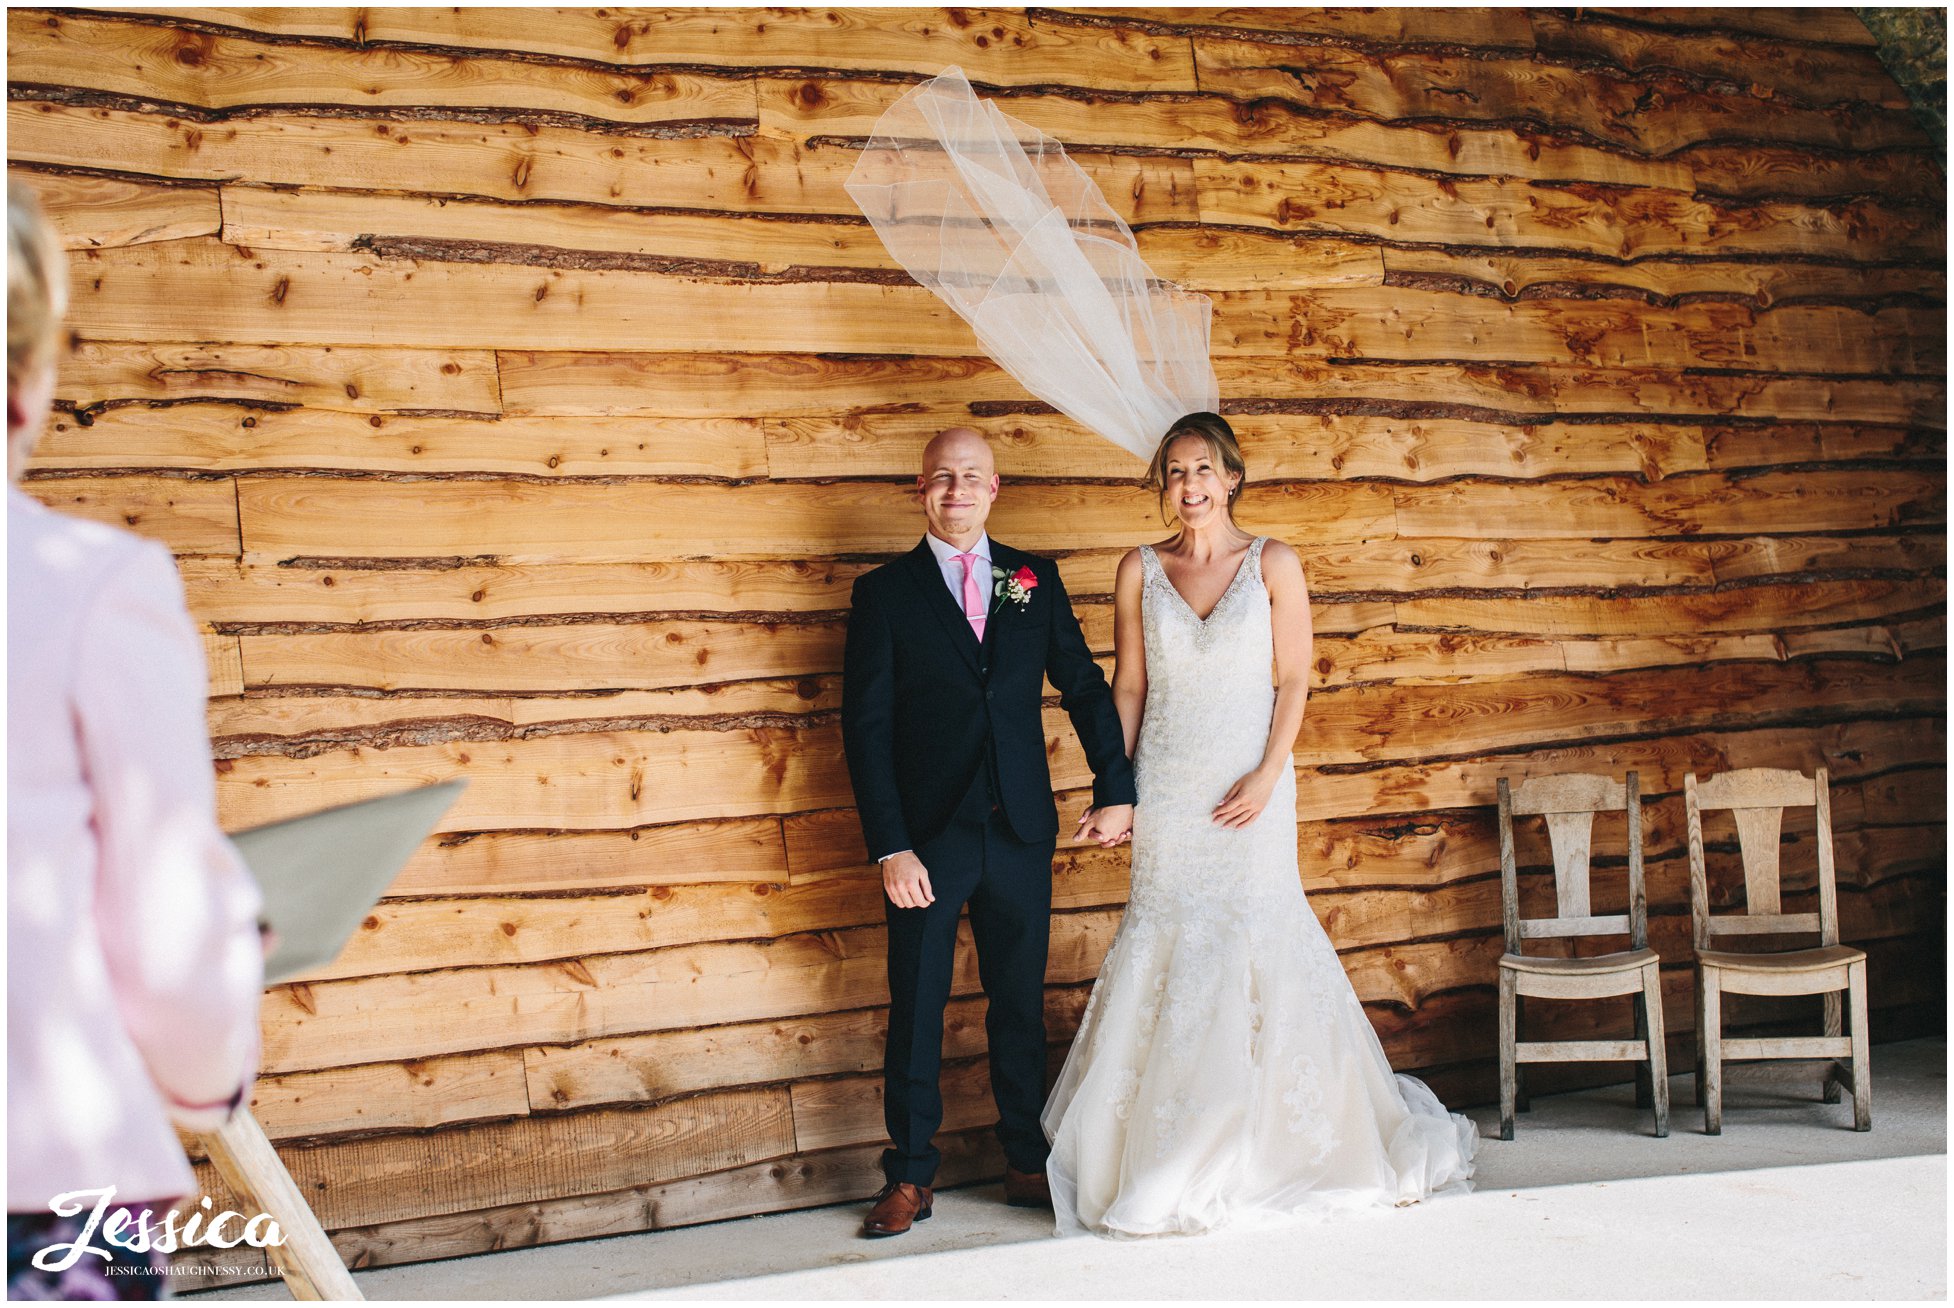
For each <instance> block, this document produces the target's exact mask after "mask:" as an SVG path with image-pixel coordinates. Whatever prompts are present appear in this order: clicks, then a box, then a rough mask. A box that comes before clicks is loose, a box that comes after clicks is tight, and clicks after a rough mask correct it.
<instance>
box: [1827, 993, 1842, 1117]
mask: <svg viewBox="0 0 1954 1308" xmlns="http://www.w3.org/2000/svg"><path fill="white" fill-rule="evenodd" d="M1825 1034H1826V1035H1828V1036H1832V1037H1834V1038H1836V1037H1838V1036H1842V1035H1844V1034H1845V996H1844V995H1842V994H1840V993H1839V992H1838V991H1836V990H1828V991H1827V992H1826V993H1825ZM1838 1072H1839V1065H1838V1064H1837V1063H1827V1064H1826V1065H1825V1085H1824V1087H1823V1096H1824V1099H1825V1102H1826V1103H1828V1104H1836V1103H1838V1102H1839V1093H1840V1091H1841V1090H1843V1089H1844V1083H1843V1082H1842V1081H1841V1080H1840V1079H1839V1076H1838Z"/></svg>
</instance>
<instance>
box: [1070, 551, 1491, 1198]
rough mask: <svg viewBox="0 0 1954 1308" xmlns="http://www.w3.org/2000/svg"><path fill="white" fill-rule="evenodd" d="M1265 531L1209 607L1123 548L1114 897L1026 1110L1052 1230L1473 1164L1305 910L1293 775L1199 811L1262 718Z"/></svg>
mask: <svg viewBox="0 0 1954 1308" xmlns="http://www.w3.org/2000/svg"><path fill="white" fill-rule="evenodd" d="M1263 543H1264V541H1263V539H1260V538H1258V539H1257V540H1256V541H1255V542H1254V543H1253V544H1252V545H1250V546H1249V549H1248V552H1247V554H1246V555H1245V556H1244V558H1243V560H1242V563H1241V568H1240V571H1238V572H1237V573H1236V575H1235V579H1234V580H1233V581H1232V582H1231V583H1230V584H1229V586H1228V589H1227V591H1226V592H1224V593H1223V595H1222V597H1221V600H1220V602H1219V603H1218V604H1216V605H1215V607H1214V610H1213V611H1212V612H1211V613H1210V614H1209V615H1208V617H1207V619H1206V620H1205V621H1203V620H1202V619H1200V618H1197V617H1196V616H1195V614H1194V612H1193V610H1192V609H1190V608H1189V607H1188V605H1187V602H1186V601H1185V600H1184V599H1182V598H1181V595H1180V593H1179V592H1178V591H1176V590H1175V589H1174V587H1173V584H1172V583H1171V582H1169V581H1168V580H1167V576H1166V573H1165V572H1164V571H1162V569H1161V566H1160V560H1159V559H1158V558H1157V557H1156V556H1155V555H1154V552H1153V550H1152V549H1151V548H1149V547H1145V546H1142V547H1141V551H1140V553H1141V564H1142V569H1143V572H1144V576H1145V581H1144V583H1143V587H1142V597H1143V598H1142V603H1141V608H1142V614H1143V620H1144V627H1145V633H1146V635H1145V639H1146V660H1147V662H1146V666H1147V699H1146V712H1145V718H1144V721H1143V722H1142V724H1141V730H1140V739H1139V745H1138V749H1137V750H1136V751H1135V755H1134V768H1135V773H1136V776H1137V780H1138V783H1139V791H1140V803H1139V806H1138V808H1137V809H1136V810H1135V821H1134V826H1133V882H1132V894H1131V898H1130V899H1129V901H1128V903H1127V907H1126V916H1125V918H1124V920H1123V921H1122V922H1121V923H1120V928H1119V932H1118V934H1117V935H1116V936H1115V938H1114V940H1113V944H1112V948H1111V950H1110V951H1109V952H1108V953H1107V955H1106V961H1105V964H1104V966H1103V967H1102V968H1101V969H1100V973H1099V980H1098V982H1097V984H1095V985H1094V986H1093V990H1092V997H1091V999H1090V1000H1089V1001H1088V1002H1087V1004H1086V1012H1085V1017H1084V1020H1083V1021H1082V1023H1081V1024H1080V1027H1079V1033H1078V1037H1077V1039H1076V1040H1075V1041H1074V1042H1073V1045H1072V1051H1071V1054H1070V1056H1069V1057H1067V1059H1066V1061H1065V1067H1064V1070H1063V1071H1062V1072H1061V1073H1060V1074H1059V1079H1058V1085H1057V1088H1056V1089H1054V1090H1053V1092H1052V1096H1051V1099H1050V1100H1049V1101H1048V1102H1047V1104H1046V1106H1045V1112H1044V1116H1043V1124H1044V1128H1045V1134H1046V1135H1047V1136H1048V1137H1049V1138H1050V1139H1051V1141H1052V1154H1051V1161H1050V1162H1049V1163H1048V1164H1047V1176H1048V1177H1049V1178H1050V1181H1051V1188H1052V1199H1053V1205H1054V1208H1055V1209H1056V1211H1057V1216H1058V1225H1059V1230H1060V1232H1061V1233H1068V1232H1075V1231H1079V1230H1090V1231H1095V1232H1099V1233H1102V1234H1109V1235H1152V1234H1162V1233H1169V1232H1180V1233H1187V1232H1196V1231H1205V1230H1209V1229H1212V1228H1214V1227H1218V1226H1222V1225H1224V1224H1226V1225H1228V1226H1230V1227H1237V1226H1244V1225H1259V1224H1263V1223H1267V1222H1270V1221H1276V1220H1287V1219H1291V1218H1295V1217H1298V1216H1302V1215H1305V1214H1310V1213H1315V1212H1324V1211H1329V1210H1334V1209H1341V1208H1350V1207H1368V1206H1372V1205H1390V1204H1400V1203H1407V1202H1411V1201H1414V1200H1417V1199H1421V1198H1423V1197H1425V1196H1426V1195H1429V1194H1432V1193H1434V1192H1435V1191H1438V1190H1441V1189H1448V1188H1461V1189H1462V1188H1464V1187H1465V1182H1466V1178H1467V1177H1468V1176H1470V1175H1471V1171H1472V1167H1471V1158H1472V1154H1473V1150H1474V1146H1475V1144H1476V1141H1477V1132H1476V1130H1475V1128H1474V1127H1473V1124H1472V1123H1471V1122H1470V1121H1468V1120H1467V1119H1466V1118H1464V1117H1460V1116H1456V1115H1451V1114H1448V1113H1447V1112H1446V1111H1445V1108H1444V1106H1443V1105H1442V1104H1440V1103H1439V1101H1438V1099H1437V1098H1436V1097H1435V1096H1434V1095H1433V1094H1432V1092H1431V1091H1430V1090H1428V1089H1426V1087H1425V1086H1424V1085H1423V1083H1421V1082H1419V1081H1417V1080H1414V1079H1413V1078H1411V1077H1406V1076H1394V1075H1393V1073H1392V1071H1391V1067H1390V1064H1389V1063H1388V1062H1386V1061H1385V1057H1384V1050H1383V1047H1382V1046H1381V1045H1379V1043H1378V1040H1377V1036H1376V1034H1375V1033H1374V1032H1373V1031H1372V1030H1371V1025H1370V1022H1369V1020H1368V1019H1367V1018H1366V1017H1365V1015H1364V1010H1363V1007H1362V1005H1361V1004H1359V1003H1358V1001H1357V996H1356V992H1355V991H1353V990H1352V989H1351V985H1350V980H1349V978H1348V977H1347V976H1345V974H1344V971H1343V967H1342V964H1341V963H1340V962H1339V961H1338V959H1337V955H1336V951H1335V949H1334V948H1333V947H1332V946H1331V944H1330V940H1329V937H1328V936H1327V935H1325V934H1324V931H1323V928H1322V926H1321V925H1320V924H1319V923H1318V922H1317V920H1316V915H1315V914H1314V913H1313V912H1311V911H1310V908H1309V905H1308V904H1307V903H1306V902H1304V898H1303V890H1302V885H1301V883H1300V881H1299V879H1298V875H1297V860H1296V776H1295V770H1294V768H1293V767H1286V768H1284V769H1283V772H1282V778H1281V780H1280V781H1278V782H1277V784H1276V789H1275V793H1274V794H1273V795H1272V796H1271V797H1270V799H1269V803H1268V806H1267V807H1266V808H1265V809H1264V810H1263V811H1262V813H1261V815H1260V816H1259V817H1257V818H1256V820H1255V821H1254V822H1252V823H1250V824H1249V825H1248V826H1247V827H1246V828H1239V829H1229V828H1225V827H1220V826H1216V825H1215V824H1214V823H1213V822H1212V821H1211V820H1210V817H1209V814H1210V812H1211V810H1212V809H1213V808H1214V806H1215V805H1217V804H1218V803H1220V802H1221V799H1222V797H1223V796H1224V795H1225V794H1227V792H1228V789H1229V787H1230V786H1232V785H1233V784H1234V783H1235V781H1236V780H1237V779H1239V778H1240V777H1242V776H1243V775H1244V774H1246V773H1248V772H1249V771H1251V770H1253V769H1254V767H1255V766H1256V764H1257V763H1259V762H1260V761H1261V758H1262V754H1263V750H1264V748H1265V747H1266V745H1267V743H1268V738H1269V726H1270V722H1271V720H1272V718H1273V716H1274V709H1275V690H1274V687H1273V684H1272V683H1273V677H1272V674H1271V670H1272V666H1273V655H1274V636H1273V632H1272V628H1271V621H1270V612H1269V595H1268V590H1267V589H1266V587H1265V586H1264V585H1263V583H1262V573H1261V555H1262V546H1263Z"/></svg>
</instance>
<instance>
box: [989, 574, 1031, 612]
mask: <svg viewBox="0 0 1954 1308" xmlns="http://www.w3.org/2000/svg"><path fill="white" fill-rule="evenodd" d="M991 576H993V577H995V578H997V584H996V585H995V586H993V587H992V588H991V593H992V594H994V595H1002V596H1003V597H1004V598H1005V599H1008V600H1010V601H1011V602H1012V603H1013V604H1015V605H1017V606H1018V607H1019V608H1023V607H1025V605H1027V604H1029V603H1031V592H1032V591H1034V590H1036V589H1038V574H1037V573H1035V572H1033V571H1032V570H1031V569H1030V568H1029V567H1023V568H1019V569H1018V570H1017V571H1016V572H1013V573H1011V574H1010V575H1009V576H1006V575H1005V572H1004V569H1003V568H992V569H991Z"/></svg>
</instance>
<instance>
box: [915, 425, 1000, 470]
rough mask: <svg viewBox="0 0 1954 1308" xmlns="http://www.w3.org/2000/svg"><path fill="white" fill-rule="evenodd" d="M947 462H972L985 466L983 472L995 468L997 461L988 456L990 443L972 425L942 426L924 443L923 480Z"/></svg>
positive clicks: (966, 464)
mask: <svg viewBox="0 0 1954 1308" xmlns="http://www.w3.org/2000/svg"><path fill="white" fill-rule="evenodd" d="M949 465H954V466H956V467H967V466H971V465H975V466H977V467H980V468H982V469H983V470H984V475H985V476H990V475H992V474H994V473H996V471H997V461H996V460H995V459H993V458H992V457H991V443H990V442H989V441H987V440H985V439H984V433H982V432H980V431H978V430H977V429H976V428H974V427H945V428H944V429H943V430H942V431H940V432H938V433H937V434H936V436H935V438H934V439H932V440H931V441H930V443H929V444H928V445H925V446H924V447H923V477H924V479H925V480H927V479H928V478H929V476H930V474H931V473H932V472H934V471H936V469H938V468H939V467H944V466H949Z"/></svg>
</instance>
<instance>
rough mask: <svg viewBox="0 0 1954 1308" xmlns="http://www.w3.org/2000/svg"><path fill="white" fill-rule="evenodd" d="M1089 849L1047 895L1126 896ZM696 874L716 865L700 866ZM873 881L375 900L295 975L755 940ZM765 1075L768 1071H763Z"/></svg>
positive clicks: (849, 902) (836, 913) (861, 906)
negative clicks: (322, 958)
mask: <svg viewBox="0 0 1954 1308" xmlns="http://www.w3.org/2000/svg"><path fill="white" fill-rule="evenodd" d="M1098 852H1100V851H1098V850H1097V849H1096V848H1095V849H1093V850H1088V851H1070V850H1068V851H1066V852H1065V854H1064V856H1063V857H1061V858H1060V859H1059V861H1058V863H1057V865H1056V866H1055V868H1054V870H1053V874H1052V875H1053V882H1054V884H1053V895H1054V902H1055V903H1057V904H1060V905H1061V906H1063V907H1096V906H1100V905H1105V904H1119V903H1124V902H1125V900H1126V870H1125V866H1124V859H1108V858H1095V857H1092V856H1091V855H1092V854H1095V853H1098ZM694 876H695V878H699V879H704V878H710V877H712V876H714V872H713V870H712V869H710V868H704V869H699V870H698V871H696V872H695V873H694ZM883 911H884V902H883V894H882V887H881V883H880V882H879V881H878V880H871V879H868V878H862V877H850V878H829V879H825V880H820V881H809V882H803V883H798V884H793V885H788V884H784V883H767V882H747V883H726V882H717V881H706V882H705V884H692V885H657V886H651V887H647V888H646V889H644V890H643V891H638V892H632V893H614V894H608V895H552V896H549V897H547V898H534V897H517V896H506V897H451V898H441V899H426V900H414V901H411V902H394V903H383V904H381V905H379V906H378V907H376V908H375V909H374V910H373V912H372V913H371V914H369V915H368V917H367V919H366V921H365V922H364V923H363V924H362V929H361V930H359V931H356V932H355V933H354V934H353V938H352V939H351V940H350V941H349V942H348V943H347V946H346V949H345V950H344V952H342V953H341V954H340V955H339V956H338V957H336V958H334V959H333V960H332V961H331V962H330V963H328V964H325V965H324V966H321V967H318V968H315V969H312V970H311V971H308V972H307V973H305V974H304V975H303V976H301V977H299V978H297V979H298V980H300V981H305V982H313V981H325V980H335V979H340V978H344V977H354V976H380V975H386V974H389V973H406V972H418V971H429V970H432V969H435V968H440V967H451V966H454V967H459V966H471V967H472V966H481V965H486V964H505V963H538V962H547V961H550V960H553V959H563V958H588V957H590V956H591V955H594V954H615V953H629V952H632V951H635V950H644V949H664V948H669V947H671V946H674V945H693V944H700V943H702V942H705V941H712V940H758V939H766V938H778V937H781V936H786V935H791V934H794V933H796V932H804V931H832V930H837V929H840V928H843V927H857V926H871V925H874V924H875V923H878V922H881V921H882V920H883ZM764 1079H772V1078H764Z"/></svg>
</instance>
